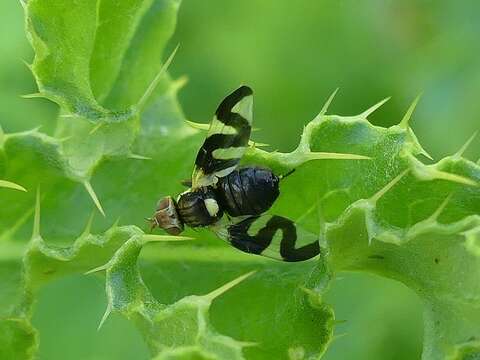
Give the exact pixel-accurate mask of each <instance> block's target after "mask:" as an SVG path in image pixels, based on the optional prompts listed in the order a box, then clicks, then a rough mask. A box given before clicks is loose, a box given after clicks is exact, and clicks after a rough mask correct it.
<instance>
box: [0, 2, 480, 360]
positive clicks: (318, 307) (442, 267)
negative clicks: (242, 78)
mask: <svg viewBox="0 0 480 360" xmlns="http://www.w3.org/2000/svg"><path fill="white" fill-rule="evenodd" d="M24 7H25V12H26V23H27V33H28V36H29V38H30V40H31V42H32V45H33V48H34V50H35V59H34V62H33V65H32V71H33V74H34V76H35V78H36V80H37V83H38V86H39V93H40V94H41V96H44V97H47V98H49V99H51V100H53V101H55V102H56V103H57V104H59V106H60V108H61V115H60V117H59V119H58V124H57V130H56V132H55V134H54V136H50V135H47V134H45V133H42V132H41V131H40V130H39V129H34V130H31V131H26V132H22V133H9V134H2V137H1V141H0V171H1V172H0V177H1V178H2V179H9V181H13V182H14V183H17V184H22V185H23V186H25V187H26V188H27V189H39V191H38V192H37V194H38V195H37V198H35V195H34V192H33V191H30V192H28V193H23V192H18V191H7V190H4V191H2V192H1V193H0V201H2V203H8V204H9V206H2V207H0V228H1V230H2V231H1V233H0V254H2V257H1V258H0V270H1V272H0V274H1V277H2V284H4V285H3V286H4V291H3V292H2V293H1V294H0V304H2V305H3V306H2V310H1V313H0V315H1V318H0V327H2V331H1V332H0V349H1V350H0V351H3V352H4V353H0V354H1V355H4V354H5V356H4V357H5V358H8V357H14V358H18V359H30V358H33V357H34V356H35V354H36V352H37V351H38V339H37V332H36V330H35V329H34V328H33V327H32V325H31V323H30V319H31V316H32V313H33V312H34V310H35V309H34V302H35V299H36V297H37V294H38V292H39V291H40V290H41V289H42V288H44V286H45V285H46V284H48V283H49V282H52V281H55V280H56V279H59V278H61V277H64V276H67V275H68V274H73V273H84V272H86V271H88V270H92V269H100V270H105V272H106V279H105V280H106V282H105V284H106V290H107V291H106V294H107V300H108V307H107V310H106V313H105V314H106V316H105V317H104V319H103V320H101V319H99V323H100V324H102V323H103V322H104V321H108V314H109V313H110V312H117V313H120V314H123V315H124V316H125V317H126V318H127V319H129V320H131V321H132V323H133V324H135V326H136V327H137V328H138V330H139V332H140V333H141V334H142V337H143V339H144V340H145V343H146V344H147V345H148V347H149V349H150V352H151V356H152V358H156V359H227V358H228V359H243V358H246V359H264V358H290V359H302V358H318V357H320V356H321V355H322V354H323V353H324V352H325V351H326V349H327V348H328V346H329V345H330V344H331V343H332V342H333V341H334V339H335V336H334V326H335V316H334V313H333V310H332V308H331V307H330V306H329V305H328V304H326V303H325V302H324V301H323V295H324V294H325V293H326V292H327V291H328V288H329V285H330V284H331V282H332V281H333V280H334V279H335V278H336V276H337V274H338V273H340V272H342V271H366V272H371V273H375V274H378V275H380V276H384V277H387V278H391V279H394V280H397V281H401V282H403V283H404V284H405V285H407V286H408V287H410V288H411V289H413V290H414V291H415V292H416V293H417V294H418V295H419V296H420V297H421V298H422V300H423V302H424V303H425V344H424V355H423V357H424V359H444V358H447V359H448V358H450V359H462V358H463V359H468V358H474V357H475V356H478V353H479V351H480V350H479V346H478V339H479V337H480V328H479V326H478V324H479V323H480V322H479V320H480V311H479V308H478V303H479V300H480V287H479V285H478V278H479V275H480V274H479V272H480V263H479V256H480V250H479V249H480V248H479V246H480V239H479V237H480V188H479V186H478V183H479V182H480V168H479V165H478V164H475V163H473V162H471V161H468V160H466V159H464V158H463V157H462V155H463V150H464V149H463V148H462V150H461V151H460V152H458V153H457V154H455V155H453V156H450V157H446V158H445V159H442V160H440V161H438V162H436V163H431V162H428V161H427V160H426V159H423V156H424V155H426V154H427V153H426V152H425V150H424V149H423V148H422V147H421V146H420V144H419V142H418V140H417V139H416V137H415V135H414V134H413V132H412V131H411V129H409V128H408V122H409V119H410V116H411V114H412V112H413V108H414V106H412V107H411V109H410V110H409V112H408V113H407V115H406V117H404V119H403V120H402V121H400V125H398V126H393V127H391V128H388V129H386V128H380V127H375V126H373V125H371V124H370V123H369V122H368V120H367V117H368V116H369V115H370V114H371V113H372V112H373V111H375V110H376V109H377V108H378V107H380V106H381V104H382V103H383V102H382V103H379V104H377V105H376V106H374V107H372V108H370V109H369V110H367V111H365V112H364V113H362V114H360V115H358V116H349V117H342V116H336V115H326V111H327V108H328V104H329V103H330V101H331V100H332V98H331V99H329V101H328V102H327V104H326V105H325V106H324V108H323V109H322V110H321V112H320V114H319V115H318V116H317V117H316V118H315V119H314V120H313V121H312V122H310V123H309V124H308V125H307V126H306V127H305V129H304V132H303V135H302V138H301V141H300V144H299V146H298V148H297V149H296V150H294V151H293V152H292V153H279V152H272V153H270V152H266V151H262V150H259V149H258V148H255V147H252V148H251V149H249V151H248V152H247V154H246V156H245V158H244V160H243V161H244V164H256V165H260V166H268V167H270V168H271V169H272V170H274V171H275V172H276V173H278V174H285V173H287V172H288V171H290V170H292V169H294V168H295V169H296V172H295V173H293V174H292V175H291V176H289V177H288V178H286V179H285V180H284V181H282V186H281V188H282V189H281V197H280V198H279V200H278V201H277V202H276V204H275V206H274V208H273V209H272V210H271V211H272V212H273V213H277V214H280V215H285V216H288V217H289V218H292V219H294V220H296V221H297V222H298V223H299V226H301V227H303V228H305V229H307V230H309V231H310V232H312V233H314V234H319V239H320V243H321V245H322V255H321V256H320V258H319V259H317V260H315V261H309V262H305V263H294V264H283V263H277V262H273V261H269V260H266V259H261V258H259V257H256V256H253V255H247V254H242V253H239V252H238V251H237V250H235V249H233V248H231V247H229V246H228V245H227V244H224V243H222V242H220V241H219V240H218V239H216V238H214V237H213V235H212V234H211V233H210V232H208V231H207V230H202V231H199V232H198V233H193V232H191V231H190V232H187V235H194V236H195V238H197V240H195V241H191V242H188V241H187V242H181V243H157V244H152V242H153V240H168V239H166V238H157V237H155V236H153V237H152V236H149V235H146V234H145V233H144V231H143V230H142V228H145V227H146V224H145V221H144V218H145V217H146V216H149V215H150V214H151V212H152V210H153V208H154V204H155V202H156V200H157V199H158V198H159V197H161V196H162V195H166V194H178V193H180V192H181V191H183V189H182V187H181V185H180V183H179V182H180V180H182V179H184V178H188V176H190V174H191V168H192V164H193V159H194V156H195V154H196V150H197V149H198V148H199V146H200V144H201V142H202V140H203V136H204V134H202V133H201V131H199V130H198V129H193V128H191V127H189V125H188V124H187V123H186V122H185V121H184V116H183V114H182V111H181V109H180V107H179V105H178V102H177V98H176V96H177V92H178V90H179V89H180V87H181V85H182V84H183V80H182V79H179V80H177V81H172V80H170V79H169V78H168V76H164V75H161V77H160V80H161V81H160V83H159V84H158V87H156V88H155V91H153V92H152V94H151V97H150V96H149V95H150V91H149V89H153V88H152V87H150V88H149V85H150V84H152V82H153V81H154V79H155V77H156V75H157V74H158V73H159V72H161V66H162V61H161V59H162V57H163V51H164V48H165V45H166V42H167V40H168V39H169V37H170V36H171V34H172V32H173V29H174V26H175V23H176V11H177V9H178V2H177V1H173V0H151V1H134V0H131V1H125V2H122V4H117V2H114V1H101V2H96V1H82V2H78V1H63V0H62V1H60V0H57V1H53V2H52V1H46V0H30V1H28V2H26V3H25V4H24ZM79 19H80V20H79ZM153 83H154V84H155V82H153ZM145 94H147V97H148V101H147V102H144V101H143V100H141V99H142V98H143V99H146V98H145V97H143V96H144V95H145ZM139 102H140V103H141V104H142V106H138V103H139ZM143 105H144V106H143ZM257 125H259V126H261V124H257ZM256 135H257V134H256ZM260 135H261V133H260V134H258V136H260ZM421 159H423V160H424V161H421ZM40 204H41V205H40ZM40 208H41V210H42V211H41V212H42V216H41V217H40ZM95 209H97V210H98V211H99V212H101V213H102V214H105V217H99V216H92V215H91V214H92V211H93V212H96V211H97V210H95ZM119 218H120V219H121V220H120V221H121V223H123V224H128V225H123V226H121V225H119V224H118V219H119ZM112 223H113V225H112ZM32 229H33V230H32ZM105 229H107V230H105ZM31 234H32V235H31ZM74 239H76V240H74ZM142 250H143V251H142ZM141 251H142V253H141ZM22 254H24V255H22ZM251 271H256V273H255V274H254V275H252V276H250V277H249V278H248V279H246V278H245V279H243V280H244V281H243V282H242V283H239V284H236V286H235V287H231V286H230V285H231V284H232V283H230V282H231V281H234V282H236V281H235V280H234V279H242V278H239V276H242V275H243V274H247V273H249V272H251ZM152 274H153V275H152ZM159 275H160V276H159ZM225 284H230V285H225ZM225 286H226V287H225ZM219 289H220V290H219ZM227 289H228V291H227V292H225V291H226V290H227ZM392 301H395V299H392ZM72 311H74V309H72ZM59 331H60V330H59ZM92 331H95V329H92ZM40 335H41V334H40Z"/></svg>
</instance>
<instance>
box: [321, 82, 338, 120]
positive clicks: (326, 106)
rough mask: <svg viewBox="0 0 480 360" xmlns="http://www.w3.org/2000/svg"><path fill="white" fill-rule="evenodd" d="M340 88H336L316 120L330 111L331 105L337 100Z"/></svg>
mask: <svg viewBox="0 0 480 360" xmlns="http://www.w3.org/2000/svg"><path fill="white" fill-rule="evenodd" d="M338 90H339V88H336V89H335V91H334V92H333V93H332V94H331V95H330V96H329V97H328V99H327V101H326V102H325V104H324V105H323V107H322V110H320V113H319V114H318V115H317V117H316V118H319V117H321V116H323V115H325V114H326V113H327V111H328V108H329V107H330V104H331V103H332V101H333V99H334V98H335V95H337V92H338Z"/></svg>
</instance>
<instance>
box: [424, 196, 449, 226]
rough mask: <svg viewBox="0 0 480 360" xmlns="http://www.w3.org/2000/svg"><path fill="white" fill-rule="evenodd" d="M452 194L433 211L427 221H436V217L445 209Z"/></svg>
mask: <svg viewBox="0 0 480 360" xmlns="http://www.w3.org/2000/svg"><path fill="white" fill-rule="evenodd" d="M452 195H453V194H449V195H448V196H447V197H446V198H445V199H444V200H443V201H442V203H441V204H440V206H439V207H438V208H437V210H435V212H434V213H433V214H432V215H431V216H430V218H429V220H430V221H437V219H438V217H439V216H440V214H441V213H442V212H443V210H445V208H446V207H447V205H448V203H449V202H450V199H451V198H452Z"/></svg>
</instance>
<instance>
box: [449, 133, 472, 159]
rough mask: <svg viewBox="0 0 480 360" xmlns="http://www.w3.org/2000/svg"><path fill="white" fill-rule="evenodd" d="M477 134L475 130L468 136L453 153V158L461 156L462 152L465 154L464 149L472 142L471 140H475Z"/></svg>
mask: <svg viewBox="0 0 480 360" xmlns="http://www.w3.org/2000/svg"><path fill="white" fill-rule="evenodd" d="M477 135H478V131H475V132H474V133H473V135H472V136H470V138H469V139H468V140H467V142H466V143H465V144H463V146H462V147H461V148H460V149H459V150H458V151H457V152H456V153H455V155H453V157H454V158H460V157H462V156H463V154H465V151H467V149H468V147H469V146H470V144H471V143H472V142H473V140H475V138H476V137H477Z"/></svg>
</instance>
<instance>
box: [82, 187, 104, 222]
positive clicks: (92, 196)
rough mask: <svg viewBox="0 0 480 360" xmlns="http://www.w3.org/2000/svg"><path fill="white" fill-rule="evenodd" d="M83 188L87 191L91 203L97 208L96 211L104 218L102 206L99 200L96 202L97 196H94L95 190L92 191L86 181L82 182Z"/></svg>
mask: <svg viewBox="0 0 480 360" xmlns="http://www.w3.org/2000/svg"><path fill="white" fill-rule="evenodd" d="M83 186H84V187H85V189H86V190H87V192H88V194H89V195H90V197H91V198H92V200H93V203H94V204H95V206H96V207H97V209H98V211H100V213H101V214H102V215H103V217H105V212H104V211H103V208H102V204H100V200H98V197H97V194H95V190H93V187H92V184H90V182H89V181H88V180H85V181H84V182H83Z"/></svg>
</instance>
